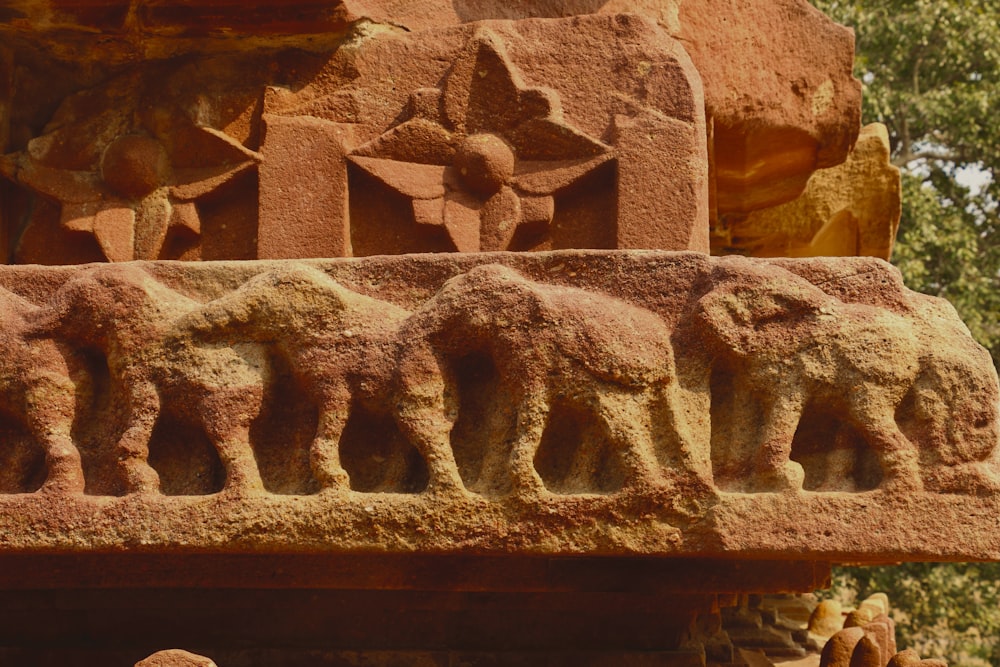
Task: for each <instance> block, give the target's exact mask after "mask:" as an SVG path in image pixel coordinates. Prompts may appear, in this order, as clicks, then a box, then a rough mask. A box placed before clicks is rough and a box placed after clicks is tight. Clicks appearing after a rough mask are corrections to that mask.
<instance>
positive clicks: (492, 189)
mask: <svg viewBox="0 0 1000 667" xmlns="http://www.w3.org/2000/svg"><path fill="white" fill-rule="evenodd" d="M410 114H411V117H410V118H409V119H408V120H406V121H404V122H403V123H401V124H399V125H396V126H395V127H393V128H391V129H389V130H388V131H387V132H385V133H384V134H383V135H381V136H380V137H378V138H376V139H374V140H373V141H371V142H369V143H367V144H365V145H364V146H361V147H360V148H358V149H357V150H355V151H353V152H352V153H351V155H350V157H349V158H348V159H349V160H350V161H351V162H352V163H353V164H356V165H358V166H359V167H360V168H361V169H363V170H365V171H366V172H367V173H369V174H370V175H372V176H374V177H375V178H376V179H377V180H379V181H381V182H382V183H384V184H386V185H388V186H389V187H390V188H392V189H393V190H395V191H396V192H398V193H399V194H401V195H403V196H405V197H407V198H410V199H412V200H413V215H414V219H415V221H416V223H417V224H418V225H431V226H443V227H444V228H445V230H446V231H447V233H448V237H449V238H450V239H451V242H452V243H453V244H454V247H455V249H456V250H458V251H460V252H475V251H478V250H507V249H509V248H510V246H511V242H512V240H513V238H514V235H515V233H517V232H518V230H519V228H520V227H522V226H525V227H532V226H534V227H540V229H539V230H535V231H534V235H535V236H537V235H539V234H540V233H541V234H544V233H546V232H547V228H548V225H549V224H551V222H552V216H553V214H554V212H555V202H554V199H553V196H552V195H553V193H554V192H556V191H558V190H562V189H563V188H566V187H568V186H570V185H572V184H573V183H574V182H576V181H577V180H579V179H580V178H581V177H583V176H585V175H586V174H588V173H590V172H592V171H593V170H594V169H596V168H597V167H598V166H600V165H601V164H603V163H604V162H607V161H608V160H609V159H610V158H611V157H612V153H611V148H610V147H609V146H606V145H604V144H603V143H601V142H600V141H598V140H596V139H594V138H592V137H588V136H586V135H585V134H583V133H582V132H580V131H579V130H577V129H576V128H574V127H572V126H571V125H569V124H568V123H566V122H565V121H564V120H563V119H562V115H563V114H562V109H561V107H560V103H559V99H558V97H557V95H556V92H555V91H554V90H552V89H547V88H526V87H525V86H524V83H523V80H522V77H521V76H520V74H518V73H517V72H516V71H514V69H513V65H512V63H511V62H510V58H509V57H508V56H507V55H506V53H505V52H504V48H503V45H502V44H501V42H500V40H499V37H498V36H497V35H496V34H495V33H493V32H491V31H489V30H488V29H483V30H481V31H480V32H478V33H477V34H476V35H475V36H474V37H473V39H472V40H471V41H470V42H469V44H468V45H467V46H466V48H465V50H464V52H463V53H462V54H461V55H460V56H459V58H458V59H457V60H456V61H455V63H454V64H453V65H452V69H451V71H450V72H449V73H448V77H447V79H446V80H445V82H444V85H443V86H442V88H440V89H438V88H426V89H419V90H416V91H414V92H413V93H412V94H411V97H410Z"/></svg>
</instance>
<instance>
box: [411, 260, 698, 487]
mask: <svg viewBox="0 0 1000 667" xmlns="http://www.w3.org/2000/svg"><path fill="white" fill-rule="evenodd" d="M401 336H402V339H403V340H404V341H406V343H405V346H404V347H403V351H402V355H401V358H400V372H401V375H402V383H403V385H404V387H405V388H406V390H405V391H403V392H402V394H401V395H400V397H399V401H400V403H401V406H400V410H401V412H402V413H403V414H404V415H407V419H408V420H410V421H412V423H414V424H421V425H423V427H424V429H425V430H426V433H425V434H423V438H422V439H425V440H426V442H427V444H425V445H424V447H423V449H424V450H432V449H435V448H437V449H441V450H444V449H447V448H448V446H449V444H448V441H449V434H450V433H451V431H452V429H453V427H454V417H449V415H454V414H455V413H456V411H455V410H454V408H451V407H450V406H448V404H447V398H446V397H447V396H448V394H449V391H448V389H449V386H448V385H449V384H452V385H454V373H455V369H456V368H457V367H458V366H459V365H460V364H461V362H462V360H463V359H464V358H467V357H469V356H470V355H472V354H475V353H480V354H483V353H485V354H486V355H487V356H488V357H489V359H490V360H491V361H492V362H493V364H495V367H496V370H497V374H498V376H499V378H498V382H497V393H498V394H499V395H501V396H504V397H509V398H508V399H507V400H509V401H510V402H511V403H512V405H510V406H499V407H498V408H497V410H498V411H499V412H500V413H501V414H510V415H511V420H512V421H513V422H514V423H515V428H514V441H513V443H512V445H511V448H510V455H509V457H510V458H509V462H508V465H509V470H510V474H511V476H512V482H513V485H514V487H515V489H518V490H521V491H525V490H527V491H528V492H529V493H530V494H532V495H535V494H537V493H538V492H539V491H540V490H542V489H544V482H543V481H542V479H541V478H540V477H539V475H538V472H537V471H536V468H535V461H536V457H537V455H538V449H539V446H540V444H541V442H542V437H543V432H544V429H545V427H546V425H547V424H548V423H549V417H550V415H551V414H552V412H553V410H554V409H555V408H557V407H563V406H565V407H569V408H571V409H573V410H575V411H580V412H581V413H582V414H583V415H587V414H592V415H593V416H594V417H596V418H597V420H598V423H599V424H600V428H601V429H602V430H603V432H604V434H605V437H606V438H607V440H608V441H609V442H610V443H611V444H612V447H613V448H614V449H615V450H617V451H619V452H622V454H623V458H624V460H625V464H626V466H627V468H628V469H629V472H630V482H631V483H632V484H635V485H636V486H638V487H640V488H642V487H649V486H656V485H659V484H662V483H663V475H662V472H661V471H660V463H659V457H658V456H657V451H656V449H657V447H656V444H655V443H654V441H653V438H652V435H651V425H652V424H651V423H652V422H656V421H659V420H665V421H666V422H667V423H668V424H669V425H670V427H671V428H672V430H673V431H674V432H675V434H676V439H677V442H674V443H672V444H673V445H674V446H675V447H676V449H677V450H678V453H679V454H678V457H677V458H678V460H679V461H680V462H681V466H682V473H687V472H692V473H693V472H695V471H697V468H698V466H697V463H696V460H697V458H698V457H697V453H696V452H695V445H694V444H693V443H691V442H690V441H689V437H690V434H689V429H688V428H687V425H686V424H685V423H684V416H683V410H682V408H681V405H680V401H679V396H678V390H677V381H676V374H675V370H674V357H673V351H672V350H671V347H670V330H669V329H668V328H667V327H666V326H665V324H664V322H663V321H662V320H661V319H660V318H659V317H658V316H657V315H656V314H654V313H652V312H650V311H648V310H644V309H641V308H638V307H635V306H631V305H629V304H627V303H624V302H622V301H619V300H617V299H612V298H610V297H607V296H602V295H600V294H595V293H591V292H585V291H582V290H578V289H574V288H570V287H556V286H548V285H544V284H539V283H535V282H532V281H530V280H526V279H525V278H524V277H523V276H521V275H519V274H518V273H517V272H515V271H512V270H511V269H509V268H506V267H503V266H499V265H485V266H480V267H477V268H474V269H472V270H471V271H469V272H467V273H464V274H462V275H460V276H457V277H455V278H452V279H451V280H449V281H448V282H446V283H445V284H444V286H443V287H442V288H441V290H440V291H439V292H438V293H437V294H435V295H434V297H433V298H431V299H430V300H428V301H427V302H426V303H425V304H424V305H423V307H421V308H420V309H419V310H417V311H416V312H415V313H414V315H413V317H412V318H410V319H409V320H407V321H406V322H405V323H404V324H403V326H402V328H401ZM451 393H452V395H455V394H456V393H457V392H455V391H453V392H451ZM584 418H585V417H584ZM418 431H419V429H418ZM497 439H498V438H494V446H495V441H496V440H497ZM592 464H595V465H600V463H599V462H596V461H595V462H592ZM701 472H702V474H703V475H705V476H706V477H707V471H701ZM501 484H502V482H501Z"/></svg>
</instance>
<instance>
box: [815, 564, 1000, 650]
mask: <svg viewBox="0 0 1000 667" xmlns="http://www.w3.org/2000/svg"><path fill="white" fill-rule="evenodd" d="M880 591H881V592H885V593H887V594H888V595H889V604H890V605H891V606H892V610H891V613H892V616H893V618H894V619H895V620H896V640H897V642H898V643H899V646H900V648H901V649H902V648H912V649H914V650H916V651H917V653H919V654H920V656H921V657H923V658H944V659H945V660H947V661H948V663H949V665H950V666H951V667H985V666H986V665H997V664H1000V563H907V564H905V565H897V566H893V567H888V566H887V567H845V568H838V569H837V571H836V572H835V575H834V583H833V588H832V589H831V591H829V592H825V593H824V594H825V595H827V596H829V597H834V598H837V599H840V600H841V602H843V603H846V604H854V603H855V602H856V601H860V600H863V599H865V598H866V597H868V596H869V595H871V594H872V593H877V592H880Z"/></svg>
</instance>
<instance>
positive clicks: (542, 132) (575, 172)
mask: <svg viewBox="0 0 1000 667" xmlns="http://www.w3.org/2000/svg"><path fill="white" fill-rule="evenodd" d="M567 49H571V50H573V52H574V58H572V59H567V58H565V57H564V52H565V51H566V50H567ZM346 57H347V56H345V55H340V54H335V55H334V56H333V57H332V58H331V60H330V61H329V62H328V63H327V64H326V65H325V67H324V69H323V71H322V72H321V73H320V74H319V75H317V77H316V78H315V80H314V81H312V82H310V83H309V84H308V85H305V86H303V87H302V88H301V89H298V90H294V91H292V90H288V89H284V88H281V87H272V88H270V89H269V90H268V94H267V96H266V97H265V103H264V114H263V121H264V124H265V128H266V130H265V132H264V139H263V143H262V147H261V153H262V155H263V156H264V163H263V165H262V168H261V199H260V239H261V241H260V246H259V250H260V256H261V257H262V258H271V257H275V258H277V257H281V258H291V257H295V256H298V257H301V256H312V255H315V254H317V253H328V254H353V255H356V256H360V255H371V254H387V253H392V254H397V253H403V252H426V251H435V252H441V251H453V250H460V251H478V250H544V249H550V248H567V247H593V248H602V247H603V248H609V247H618V248H636V247H657V248H668V249H677V250H681V249H694V250H707V248H708V245H707V243H708V237H707V222H708V191H707V185H708V183H707V177H708V167H707V153H706V149H705V146H704V138H703V137H704V132H705V127H704V111H703V103H702V101H701V87H700V82H699V80H698V77H697V73H696V72H695V71H694V69H693V67H692V65H691V63H690V61H689V60H688V58H687V55H686V53H685V52H684V50H683V48H682V47H681V45H680V44H679V43H678V42H677V41H675V40H674V39H673V38H671V37H670V36H669V35H667V34H666V33H664V32H663V31H662V30H660V29H659V28H657V27H656V26H655V25H653V24H652V23H651V22H649V21H646V20H642V19H640V18H638V17H636V16H628V15H621V16H608V17H605V16H589V17H580V18H577V19H574V20H549V21H513V22H512V21H489V22H484V23H481V24H477V25H474V26H458V27H447V28H439V29H434V30H428V31H423V32H419V33H414V34H406V35H400V34H395V33H383V32H374V33H372V34H371V35H370V36H368V37H366V38H365V39H362V40H360V41H359V42H358V45H357V49H356V52H352V53H351V55H350V60H349V62H345V60H344V58H346ZM387 81H388V82H391V85H387V83H386V82H387ZM540 84H542V85H540ZM303 143H304V144H306V145H308V146H309V149H308V150H306V151H304V152H303V151H299V150H293V148H292V147H293V146H299V145H302V144H303ZM316 174H322V175H323V176H322V179H321V180H322V184H324V187H320V186H321V183H320V182H319V181H316V180H315V179H316ZM314 181H315V185H316V187H312V184H313V183H314ZM293 183H294V184H296V186H298V184H300V183H307V184H310V186H309V188H310V190H318V192H317V194H316V195H315V196H314V197H310V198H300V199H293V200H291V201H290V200H289V199H288V198H287V197H284V196H282V194H281V193H282V192H286V191H287V190H288V188H289V187H292V185H293ZM652 202H656V203H655V205H654V204H653V203H652ZM654 206H655V208H656V212H655V213H654V211H653V210H652V208H651V207H654ZM653 219H656V220H658V221H659V222H657V223H656V224H650V220H653ZM293 230H297V231H293ZM298 237H301V238H307V239H309V240H310V242H309V245H308V246H306V245H305V244H303V245H299V244H298V242H297V241H296V240H295V239H296V238H298Z"/></svg>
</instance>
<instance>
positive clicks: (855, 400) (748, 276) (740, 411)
mask: <svg viewBox="0 0 1000 667" xmlns="http://www.w3.org/2000/svg"><path fill="white" fill-rule="evenodd" d="M710 281H711V284H712V288H711V290H710V291H708V293H706V294H704V296H702V297H701V298H700V299H699V300H698V301H697V303H696V306H695V310H694V318H693V319H694V327H695V330H696V331H697V333H698V337H699V338H700V339H701V341H702V343H703V344H704V345H705V346H706V349H707V350H708V352H709V355H710V356H711V358H712V359H711V363H712V365H713V367H716V368H724V369H726V370H727V371H728V372H729V373H731V375H730V376H729V377H731V390H732V392H733V400H732V402H731V405H732V414H729V415H725V416H723V418H724V419H730V420H732V424H731V426H732V427H733V428H734V429H735V431H736V432H738V433H740V434H741V437H744V438H745V437H749V438H751V439H752V451H753V452H754V455H753V461H752V466H751V468H752V469H751V477H752V479H750V480H749V481H750V484H749V489H750V490H755V491H761V490H763V491H777V490H783V489H799V488H801V487H802V484H803V477H804V471H803V469H802V467H801V466H800V465H799V464H798V463H795V462H794V461H792V460H791V454H792V443H793V439H794V437H795V433H796V430H797V429H798V427H799V423H800V420H801V419H802V417H803V412H804V411H805V410H806V409H807V407H809V406H817V405H820V406H823V409H825V410H827V411H828V412H831V413H833V414H834V415H835V417H836V418H837V419H838V420H839V421H840V422H842V423H846V424H849V425H850V426H852V427H853V428H854V429H856V431H857V432H858V433H859V434H860V435H861V437H862V438H863V439H864V441H865V442H866V443H867V444H868V445H869V446H870V447H871V448H872V449H873V451H874V452H875V454H876V456H877V458H878V462H879V465H880V466H881V469H882V474H883V477H882V483H881V488H883V489H885V490H895V491H917V490H921V489H923V488H924V482H925V481H928V488H929V489H933V490H945V487H946V486H948V484H951V487H952V488H957V487H960V486H964V488H982V487H988V488H1000V485H998V483H997V480H996V478H995V477H994V474H993V471H992V470H991V469H990V467H989V465H987V462H989V461H990V459H991V458H992V457H993V456H995V453H996V447H997V444H998V441H1000V436H998V430H997V428H998V427H997V421H998V420H997V405H998V388H997V381H996V374H995V372H994V371H993V369H992V364H990V361H989V356H988V355H987V354H986V352H985V351H983V350H981V348H978V346H976V345H975V344H974V343H972V341H971V339H969V342H970V343H972V344H971V345H968V346H965V347H964V348H963V351H961V352H959V353H955V348H954V345H955V342H954V339H953V336H951V335H934V334H933V332H932V331H931V333H930V337H928V335H927V332H928V331H929V329H928V323H929V322H931V321H932V320H934V319H935V318H937V319H939V318H940V313H938V314H937V315H936V316H935V317H929V318H923V320H924V326H922V327H915V326H914V324H915V323H916V322H917V317H918V315H919V314H918V313H915V312H913V311H911V312H892V311H890V310H888V309H885V308H880V307H877V306H874V305H869V304H864V303H845V302H844V301H841V300H839V299H836V298H834V297H832V296H830V295H828V294H826V293H824V292H823V291H822V290H820V289H819V288H818V287H816V286H815V285H813V284H811V283H809V282H808V281H807V280H805V279H803V278H800V277H798V276H796V275H794V274H792V273H790V272H788V271H786V270H784V269H782V268H779V267H777V266H767V265H753V264H751V263H749V262H746V261H739V260H733V261H729V262H722V263H720V264H718V265H717V267H716V268H715V270H714V271H713V272H712V275H711V276H710ZM913 296H914V297H916V298H917V301H918V302H919V301H920V299H921V298H923V299H926V298H927V297H921V296H920V295H913ZM945 315H946V316H947V313H945ZM950 317H951V320H952V321H953V322H954V323H956V324H957V326H958V327H959V328H961V327H962V325H961V322H960V321H959V320H958V319H957V316H956V315H954V312H953V311H952V313H951V316H950ZM921 332H923V333H921ZM955 332H956V333H958V334H959V336H961V337H963V338H969V336H968V332H967V331H966V332H965V333H964V334H962V333H961V332H960V331H958V330H957V329H956V330H955ZM977 349H978V350H979V352H978V354H977V353H976V350H977ZM754 406H760V410H759V412H755V411H754ZM931 406H933V407H931ZM931 412H933V413H934V414H933V415H932V414H931ZM972 413H975V414H972ZM952 416H955V417H961V419H959V420H955V419H953V417H952ZM914 419H918V420H922V424H921V425H920V427H919V428H907V434H904V431H903V430H902V429H901V425H905V424H909V425H911V426H912V425H913V420H914ZM832 435H833V434H831V440H832ZM908 436H909V437H908ZM942 466H944V467H949V466H950V467H951V468H952V471H951V472H950V473H948V472H943V471H941V470H940V468H941V467H942ZM956 466H961V469H962V473H961V477H962V479H963V481H962V482H961V483H958V484H956V483H955V474H954V473H955V471H956V470H957V468H956ZM944 479H948V480H951V482H948V483H945V482H942V481H940V480H944ZM935 480H938V481H935Z"/></svg>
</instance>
